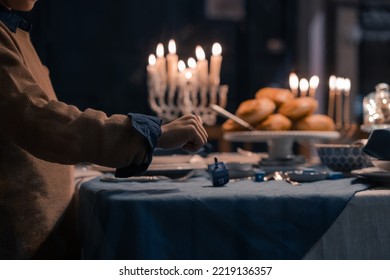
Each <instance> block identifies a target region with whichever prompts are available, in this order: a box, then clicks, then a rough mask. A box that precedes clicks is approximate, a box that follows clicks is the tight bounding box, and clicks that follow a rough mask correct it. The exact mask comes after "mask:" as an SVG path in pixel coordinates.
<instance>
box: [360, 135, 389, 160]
mask: <svg viewBox="0 0 390 280" xmlns="http://www.w3.org/2000/svg"><path fill="white" fill-rule="evenodd" d="M389 143H390V129H376V130H374V131H372V132H371V134H370V136H369V137H368V140H367V144H366V145H365V146H364V147H363V152H365V153H366V154H368V155H369V156H371V157H374V158H377V159H381V160H390V146H389Z"/></svg>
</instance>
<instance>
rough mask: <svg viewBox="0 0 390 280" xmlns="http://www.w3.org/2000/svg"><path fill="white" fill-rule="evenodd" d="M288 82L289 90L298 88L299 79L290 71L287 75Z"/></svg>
mask: <svg viewBox="0 0 390 280" xmlns="http://www.w3.org/2000/svg"><path fill="white" fill-rule="evenodd" d="M289 83H290V88H291V90H296V89H298V86H299V79H298V76H297V74H295V73H291V74H290V77H289Z"/></svg>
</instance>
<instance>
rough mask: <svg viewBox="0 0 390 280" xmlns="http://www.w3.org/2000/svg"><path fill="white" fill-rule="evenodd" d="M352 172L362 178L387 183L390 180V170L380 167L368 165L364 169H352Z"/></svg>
mask: <svg viewBox="0 0 390 280" xmlns="http://www.w3.org/2000/svg"><path fill="white" fill-rule="evenodd" d="M351 173H352V174H354V175H357V176H359V177H362V178H367V179H372V180H375V181H380V182H386V183H389V182H390V172H389V171H386V170H383V169H381V168H378V167H367V168H363V169H358V170H352V171H351Z"/></svg>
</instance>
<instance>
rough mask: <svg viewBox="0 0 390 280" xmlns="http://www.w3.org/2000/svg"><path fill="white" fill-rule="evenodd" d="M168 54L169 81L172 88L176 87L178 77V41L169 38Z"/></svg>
mask: <svg viewBox="0 0 390 280" xmlns="http://www.w3.org/2000/svg"><path fill="white" fill-rule="evenodd" d="M168 51H169V53H168V54H167V65H168V83H169V85H170V87H171V88H174V87H176V79H177V63H178V60H179V58H178V56H177V54H176V43H175V41H174V40H169V43H168Z"/></svg>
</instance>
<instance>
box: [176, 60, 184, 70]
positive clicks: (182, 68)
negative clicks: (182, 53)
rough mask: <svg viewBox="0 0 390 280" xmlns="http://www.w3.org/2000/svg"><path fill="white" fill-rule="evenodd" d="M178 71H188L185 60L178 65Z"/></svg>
mask: <svg viewBox="0 0 390 280" xmlns="http://www.w3.org/2000/svg"><path fill="white" fill-rule="evenodd" d="M177 69H179V72H183V71H184V70H186V64H185V62H184V61H183V60H179V62H178V63H177Z"/></svg>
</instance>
